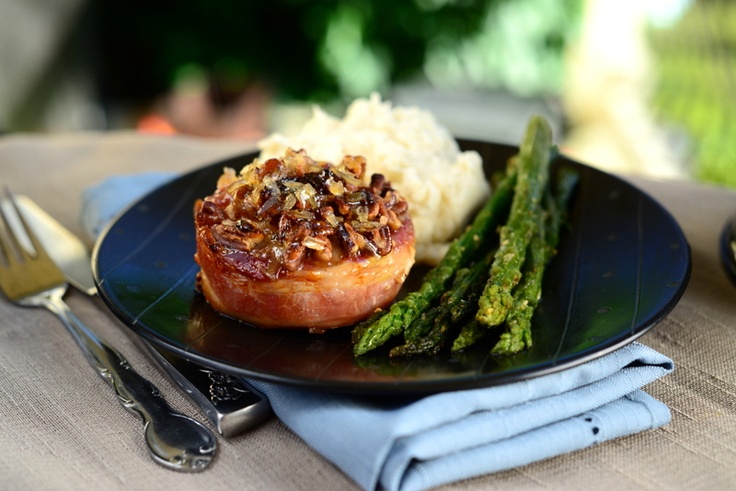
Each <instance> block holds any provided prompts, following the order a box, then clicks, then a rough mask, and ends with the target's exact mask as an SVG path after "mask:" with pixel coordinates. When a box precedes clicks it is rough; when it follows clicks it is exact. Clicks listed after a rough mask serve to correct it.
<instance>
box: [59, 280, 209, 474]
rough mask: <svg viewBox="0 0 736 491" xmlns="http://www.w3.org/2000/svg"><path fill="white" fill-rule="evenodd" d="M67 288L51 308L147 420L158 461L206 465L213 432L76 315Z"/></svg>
mask: <svg viewBox="0 0 736 491" xmlns="http://www.w3.org/2000/svg"><path fill="white" fill-rule="evenodd" d="M63 291H64V289H57V290H55V291H50V292H49V295H48V296H47V298H46V304H45V306H46V307H47V308H48V309H49V310H51V311H52V312H53V313H55V314H56V315H57V316H58V317H59V318H60V319H61V321H62V322H63V323H64V326H66V328H67V330H68V331H69V332H70V333H71V334H72V336H73V337H74V340H75V341H76V342H77V344H78V345H79V347H80V348H82V351H84V354H85V356H86V358H87V361H89V363H90V364H91V365H92V366H93V367H94V368H95V369H96V370H97V372H98V374H99V375H100V376H101V377H102V379H103V380H105V381H106V382H107V383H108V384H110V385H111V386H112V388H113V389H114V390H115V392H116V393H117V395H118V399H119V401H120V403H121V404H122V405H123V407H125V408H126V409H128V410H129V411H131V412H132V413H134V414H137V415H139V416H140V417H141V418H142V419H143V422H144V429H145V430H144V431H145V440H146V444H147V445H148V449H149V452H150V453H151V456H152V457H153V459H154V460H155V461H156V462H158V463H159V464H161V465H163V466H165V467H168V468H170V469H174V470H178V471H183V472H197V471H202V470H204V469H206V468H207V467H208V466H209V464H210V463H211V462H212V460H213V459H214V456H215V451H216V449H217V440H216V438H215V436H214V434H213V433H212V431H210V430H209V429H208V428H207V427H206V426H204V425H203V424H201V423H200V422H198V421H197V420H195V419H193V418H191V417H189V416H186V415H184V414H181V413H180V412H178V411H176V410H174V409H173V408H172V407H171V406H170V405H169V404H168V403H167V402H166V401H165V400H164V398H163V396H162V395H161V392H160V391H159V389H158V388H157V387H156V386H155V385H154V384H153V383H152V382H150V381H149V380H147V379H146V378H144V377H142V376H141V375H140V374H138V372H136V371H135V370H133V368H132V367H131V366H130V364H129V363H128V361H127V360H126V359H125V358H124V357H123V355H122V354H121V353H120V352H118V351H117V350H116V349H115V348H113V347H112V346H110V345H108V344H107V343H105V342H104V341H102V340H101V339H100V338H99V337H97V335H95V334H94V333H93V332H92V331H90V330H89V328H87V327H86V326H85V325H84V324H83V323H82V321H80V320H79V318H78V317H77V316H76V315H74V313H72V311H71V310H70V309H69V307H68V306H67V304H66V303H65V302H64V300H63V299H62V295H63Z"/></svg>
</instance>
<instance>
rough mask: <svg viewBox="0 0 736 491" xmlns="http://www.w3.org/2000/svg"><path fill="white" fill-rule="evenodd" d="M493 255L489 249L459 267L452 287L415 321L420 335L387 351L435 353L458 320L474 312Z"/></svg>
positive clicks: (456, 325) (454, 327)
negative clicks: (481, 255) (464, 266)
mask: <svg viewBox="0 0 736 491" xmlns="http://www.w3.org/2000/svg"><path fill="white" fill-rule="evenodd" d="M493 255H494V251H491V252H489V253H487V254H486V256H485V257H484V258H483V260H481V261H478V262H476V263H475V264H474V265H472V266H471V267H468V268H463V269H460V270H459V271H458V272H457V274H456V275H455V279H454V281H453V283H452V287H451V288H450V290H449V291H448V292H447V293H445V294H444V295H443V296H442V298H441V300H440V303H439V305H437V306H436V307H432V309H430V312H432V315H431V316H427V317H426V318H425V319H421V318H420V319H419V320H417V321H416V322H415V324H420V327H418V328H417V330H418V331H419V332H421V333H422V335H421V336H417V337H415V338H413V339H408V340H407V341H406V343H405V344H403V345H401V346H397V347H395V348H393V349H392V350H391V352H390V353H389V355H390V356H392V357H396V356H406V355H417V354H437V353H438V352H439V351H440V350H441V349H442V348H443V347H444V346H445V344H446V343H447V341H448V340H449V339H450V336H451V335H452V334H453V333H454V332H456V331H457V330H458V329H459V325H460V324H459V323H460V322H462V321H463V320H465V319H467V318H469V317H472V316H473V314H474V313H475V311H476V309H477V304H478V297H479V296H480V293H481V292H482V291H483V287H484V285H485V283H486V278H487V274H488V268H489V267H490V265H491V262H492V261H493ZM412 327H413V326H412Z"/></svg>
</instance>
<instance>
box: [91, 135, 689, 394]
mask: <svg viewBox="0 0 736 491" xmlns="http://www.w3.org/2000/svg"><path fill="white" fill-rule="evenodd" d="M461 145H462V147H463V148H464V149H474V150H477V151H478V152H480V154H481V155H482V156H483V159H484V162H485V163H486V164H485V165H486V172H487V173H488V174H490V173H491V172H493V171H495V170H500V169H502V168H503V167H504V166H505V164H506V161H507V159H508V158H509V157H510V156H511V155H513V154H515V153H516V151H517V149H516V148H515V147H511V146H507V145H499V144H494V143H485V142H477V141H461ZM254 157H255V154H249V155H243V156H241V157H237V158H234V159H230V160H227V161H223V162H217V163H215V164H212V165H209V166H207V167H204V168H201V169H199V170H196V171H194V172H191V173H189V174H186V175H184V176H182V177H180V178H178V179H176V180H174V181H173V182H171V183H169V184H166V185H164V186H162V187H160V188H158V189H156V190H155V191H153V192H152V193H150V194H148V195H147V196H145V197H144V198H142V199H141V200H140V201H138V202H137V203H135V204H134V205H132V206H131V207H130V208H129V209H128V210H127V211H125V212H124V213H123V214H122V215H121V216H120V217H119V218H117V220H116V221H115V222H114V223H113V224H112V225H111V226H110V227H108V229H107V230H106V231H105V233H104V234H103V236H102V238H101V239H100V241H98V244H97V246H96V248H95V253H94V259H93V263H94V270H95V271H94V273H95V281H96V282H97V286H98V288H99V292H100V295H101V296H102V298H103V299H104V300H105V302H106V303H107V305H108V306H109V307H110V309H112V311H113V312H114V313H115V315H117V316H118V317H119V318H120V319H122V320H123V322H124V323H125V324H126V325H128V326H129V327H130V328H131V329H133V330H134V331H135V332H136V333H138V334H139V335H141V336H143V337H144V338H146V339H148V340H149V341H151V342H153V343H155V344H157V345H160V346H162V347H163V348H166V349H168V350H170V351H173V352H175V353H178V354H180V355H183V356H185V357H187V358H189V359H190V360H194V361H196V362H199V363H201V364H203V365H205V366H209V367H211V368H213V369H216V370H221V371H223V372H227V373H230V374H233V375H239V376H244V377H251V378H257V379H261V380H266V381H271V382H280V383H288V384H292V385H300V386H304V387H309V388H314V389H321V390H330V391H341V392H359V393H371V394H378V393H394V394H395V393H420V392H436V391H444V390H456V389H466V388H472V387H480V386H488V385H495V384H502V383H507V382H511V381H517V380H521V379H525V378H529V377H534V376H538V375H543V374H547V373H550V372H555V371H558V370H563V369H566V368H569V367H571V366H574V365H577V364H580V363H583V362H585V361H588V360H591V359H594V358H597V357H600V356H602V355H604V354H606V353H608V352H610V351H613V350H615V349H616V348H619V347H621V346H623V345H625V344H627V343H630V342H631V341H633V340H634V339H636V338H637V337H639V336H641V335H642V334H644V333H645V332H646V331H647V330H649V329H651V328H652V327H653V326H654V325H656V324H657V322H659V321H660V320H662V318H663V317H665V316H666V315H667V314H668V313H669V312H670V311H671V310H672V308H673V307H674V306H675V305H676V303H677V302H678V300H679V299H680V297H681V296H682V294H683V292H684V290H685V287H686V284H687V281H688V278H689V275H690V248H689V246H688V243H687V241H686V239H685V237H684V235H683V233H682V231H681V230H680V227H679V226H678V225H677V223H676V222H675V220H674V219H673V218H672V216H670V214H669V213H668V212H667V211H666V210H665V209H663V208H662V206H660V205H659V204H658V203H657V202H656V201H654V200H653V199H652V198H650V197H649V196H647V195H646V194H644V193H643V192H641V191H640V190H638V189H636V188H635V187H633V186H632V185H630V184H628V183H627V182H625V181H623V180H621V179H618V178H616V177H614V176H611V175H609V174H606V173H604V172H601V171H599V170H596V169H594V168H591V167H588V166H585V165H582V164H580V163H577V162H574V161H572V160H570V159H568V158H565V157H564V156H563V157H559V158H558V159H557V160H556V162H555V163H554V165H553V172H556V171H557V170H559V169H560V168H563V167H571V168H573V169H575V170H577V171H578V172H579V173H580V182H579V185H578V188H577V191H576V194H575V195H574V197H573V199H572V202H571V224H570V227H569V229H567V230H566V231H565V232H564V233H563V236H562V238H561V242H560V247H559V253H558V254H557V256H555V258H554V259H553V260H552V262H551V263H550V264H549V267H548V270H547V272H546V274H545V277H544V289H543V293H542V301H541V303H540V305H539V307H538V309H537V312H536V313H535V315H534V319H533V338H534V346H533V347H532V348H531V349H529V350H527V351H525V352H522V353H519V354H517V355H514V356H507V357H499V356H491V355H489V349H490V348H491V346H492V345H490V344H488V345H479V346H477V347H475V348H473V349H469V350H468V351H467V352H464V353H462V354H461V355H449V354H448V355H441V356H437V357H416V358H408V359H389V358H388V357H387V356H386V352H385V351H384V350H382V349H381V350H378V351H376V352H375V353H371V354H368V355H365V356H363V357H359V358H357V359H356V358H355V357H353V355H352V352H351V345H350V329H349V328H345V329H339V330H334V331H332V332H328V333H326V334H323V335H314V334H308V333H307V332H305V331H293V330H279V329H275V330H273V329H272V330H262V329H257V328H254V327H252V326H248V325H244V324H242V323H238V322H236V321H233V320H232V319H229V318H227V317H224V316H222V315H219V314H218V313H217V312H215V311H214V310H213V309H212V308H210V307H209V305H208V304H207V303H206V302H204V300H203V299H202V297H201V296H200V295H199V294H197V293H196V292H195V290H194V278H195V275H196V273H197V270H198V267H197V265H196V263H195V262H194V259H193V254H194V250H195V244H194V226H193V216H192V208H193V204H194V201H195V200H196V199H198V198H202V197H204V196H206V195H208V194H211V193H212V191H213V190H214V189H215V183H216V181H217V178H218V176H219V175H220V174H221V173H222V168H223V167H225V166H229V167H233V168H235V169H238V170H239V169H240V168H242V167H243V166H244V165H247V164H249V163H250V162H252V160H253V158H254ZM415 269H416V271H413V272H412V275H410V278H409V280H407V288H412V287H415V286H416V285H417V284H418V281H420V280H421V275H422V271H421V268H418V267H417V268H415Z"/></svg>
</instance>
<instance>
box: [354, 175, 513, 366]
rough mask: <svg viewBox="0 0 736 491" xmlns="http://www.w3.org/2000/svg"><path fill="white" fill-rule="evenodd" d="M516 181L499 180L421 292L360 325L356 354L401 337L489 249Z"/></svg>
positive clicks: (355, 329) (435, 268)
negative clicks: (451, 283) (456, 278)
mask: <svg viewBox="0 0 736 491" xmlns="http://www.w3.org/2000/svg"><path fill="white" fill-rule="evenodd" d="M516 180H517V175H516V172H515V171H514V170H513V169H510V170H509V172H508V173H507V174H506V175H505V176H504V177H503V178H502V179H501V180H500V181H499V183H498V186H497V187H496V189H495V190H494V192H493V195H492V196H491V198H490V199H489V200H488V202H487V203H486V204H485V205H484V207H483V208H482V209H481V210H480V211H479V212H478V213H477V215H476V216H475V219H474V220H473V223H472V224H471V225H470V227H469V228H468V229H467V230H466V231H465V232H464V233H463V234H462V235H461V236H460V237H459V238H458V239H456V240H455V241H454V242H453V243H452V244H451V245H450V248H449V249H448V251H447V254H445V256H444V257H443V258H442V260H441V261H440V263H439V264H438V265H437V266H435V267H434V268H432V269H431V270H430V271H429V273H427V275H426V276H425V277H424V280H423V281H422V285H421V287H420V288H419V290H417V291H415V292H411V293H409V294H408V295H407V296H406V297H405V298H404V299H402V300H399V301H398V302H395V303H394V304H393V305H391V307H390V308H389V310H388V311H385V312H384V313H383V315H381V316H379V318H378V319H373V318H371V319H369V320H368V321H365V322H363V323H360V324H358V325H357V326H356V327H355V328H354V330H353V333H352V339H353V353H354V354H355V355H356V356H359V355H362V354H365V353H367V352H369V351H371V350H373V349H375V348H377V347H379V346H381V345H383V344H384V343H385V342H386V341H388V340H389V339H391V338H392V337H394V336H397V335H399V334H402V333H403V331H404V329H405V328H406V327H407V326H409V325H411V324H412V322H414V321H415V320H416V319H417V318H418V317H419V316H420V315H421V314H422V312H424V311H426V310H427V309H429V308H430V306H431V305H432V303H433V302H435V301H436V300H437V299H439V298H440V296H441V295H442V294H443V293H444V292H445V291H446V289H447V287H448V285H449V283H450V281H451V280H452V278H453V276H454V275H455V273H456V272H457V270H459V269H460V268H462V267H464V266H465V265H466V264H467V263H468V262H469V261H470V260H471V259H472V258H473V257H474V256H475V255H476V254H477V252H478V251H479V250H488V248H489V247H490V246H489V244H490V241H491V239H492V238H493V237H494V236H495V231H496V228H497V227H498V225H499V224H500V223H501V220H502V219H503V218H504V217H505V216H506V214H507V212H508V208H509V206H510V204H511V202H512V197H513V191H514V187H515V183H516Z"/></svg>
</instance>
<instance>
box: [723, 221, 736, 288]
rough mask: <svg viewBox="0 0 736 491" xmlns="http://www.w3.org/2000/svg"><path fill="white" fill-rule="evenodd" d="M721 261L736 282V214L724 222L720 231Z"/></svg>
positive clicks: (729, 275) (735, 282)
mask: <svg viewBox="0 0 736 491" xmlns="http://www.w3.org/2000/svg"><path fill="white" fill-rule="evenodd" d="M721 261H722V262H723V269H724V270H725V271H726V274H728V277H729V278H731V281H733V282H734V284H736V215H734V216H732V217H731V218H730V219H729V220H728V221H727V222H726V225H724V226H723V231H722V232H721Z"/></svg>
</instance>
